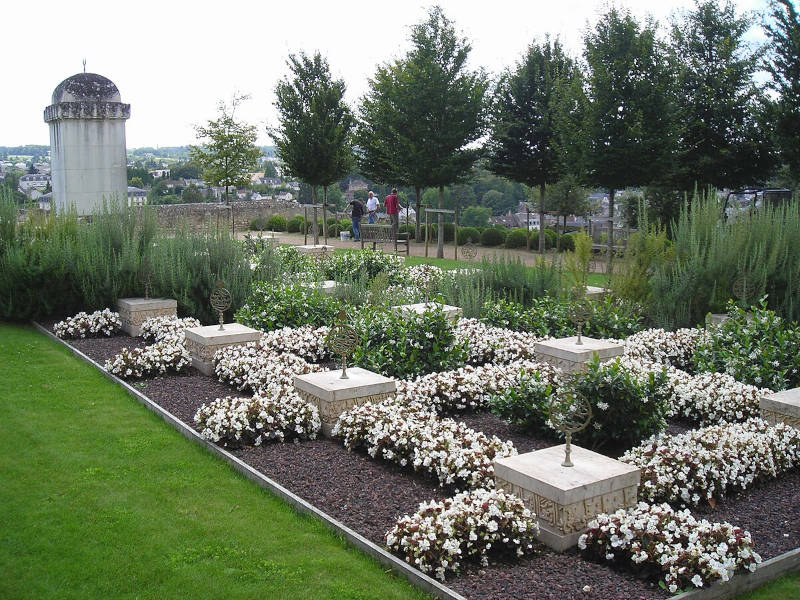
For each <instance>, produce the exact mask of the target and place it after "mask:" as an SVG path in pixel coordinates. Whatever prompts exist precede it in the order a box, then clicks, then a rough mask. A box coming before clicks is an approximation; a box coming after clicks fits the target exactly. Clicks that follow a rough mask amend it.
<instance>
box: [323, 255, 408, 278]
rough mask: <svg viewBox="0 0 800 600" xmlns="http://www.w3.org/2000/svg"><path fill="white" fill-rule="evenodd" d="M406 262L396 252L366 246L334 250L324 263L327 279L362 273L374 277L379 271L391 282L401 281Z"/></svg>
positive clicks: (348, 276) (361, 274)
mask: <svg viewBox="0 0 800 600" xmlns="http://www.w3.org/2000/svg"><path fill="white" fill-rule="evenodd" d="M404 264H405V262H404V260H403V259H402V258H401V257H400V256H397V255H396V254H389V253H387V252H381V251H379V250H372V249H370V248H364V249H363V250H352V251H349V252H334V253H333V254H331V255H330V256H328V257H327V258H326V259H325V260H324V261H323V263H322V269H323V272H324V275H325V278H326V279H334V280H336V281H340V280H342V279H347V278H351V277H353V276H354V275H360V276H363V277H365V278H366V279H367V280H372V279H374V278H375V277H376V276H377V275H378V273H386V274H387V275H388V276H389V278H390V282H391V283H400V282H401V281H402V276H401V275H400V273H401V271H402V270H403V266H404Z"/></svg>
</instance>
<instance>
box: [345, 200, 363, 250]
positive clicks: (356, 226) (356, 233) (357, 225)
mask: <svg viewBox="0 0 800 600" xmlns="http://www.w3.org/2000/svg"><path fill="white" fill-rule="evenodd" d="M348 206H352V207H353V211H352V212H351V213H350V217H351V218H352V219H353V241H356V242H359V241H361V217H363V216H364V205H363V204H361V200H359V199H358V198H354V199H353V200H352V202H350V203H349V204H348Z"/></svg>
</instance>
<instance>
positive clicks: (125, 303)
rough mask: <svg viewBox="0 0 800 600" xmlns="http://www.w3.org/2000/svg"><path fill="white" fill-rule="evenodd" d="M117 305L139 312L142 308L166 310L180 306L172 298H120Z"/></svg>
mask: <svg viewBox="0 0 800 600" xmlns="http://www.w3.org/2000/svg"><path fill="white" fill-rule="evenodd" d="M117 306H119V308H120V309H122V310H129V311H131V312H138V311H141V310H164V309H170V308H175V309H177V308H178V301H177V300H173V299H172V298H120V299H119V300H117Z"/></svg>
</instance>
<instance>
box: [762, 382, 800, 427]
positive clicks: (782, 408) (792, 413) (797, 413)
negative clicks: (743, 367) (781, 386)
mask: <svg viewBox="0 0 800 600" xmlns="http://www.w3.org/2000/svg"><path fill="white" fill-rule="evenodd" d="M759 406H760V408H761V418H762V419H764V420H765V421H767V422H768V423H770V424H772V425H777V424H778V423H785V424H786V425H791V426H792V427H794V428H796V429H800V388H793V389H791V390H784V391H782V392H777V393H774V394H768V395H766V396H762V397H761V399H760V400H759Z"/></svg>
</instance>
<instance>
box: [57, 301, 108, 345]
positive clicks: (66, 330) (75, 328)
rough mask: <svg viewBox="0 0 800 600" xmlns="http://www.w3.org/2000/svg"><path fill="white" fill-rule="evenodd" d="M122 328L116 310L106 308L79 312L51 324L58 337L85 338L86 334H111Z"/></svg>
mask: <svg viewBox="0 0 800 600" xmlns="http://www.w3.org/2000/svg"><path fill="white" fill-rule="evenodd" d="M121 328H122V320H121V319H120V317H119V313H118V312H113V311H112V310H110V309H108V308H104V309H103V310H96V311H94V312H93V313H91V314H88V313H85V312H79V313H78V314H76V315H74V316H72V317H67V318H66V319H64V320H63V321H59V322H58V323H56V324H55V325H53V332H54V333H55V334H56V336H58V337H60V338H85V337H86V336H87V335H88V336H100V335H105V336H112V335H114V334H115V333H116V332H117V331H119V330H120V329H121Z"/></svg>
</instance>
